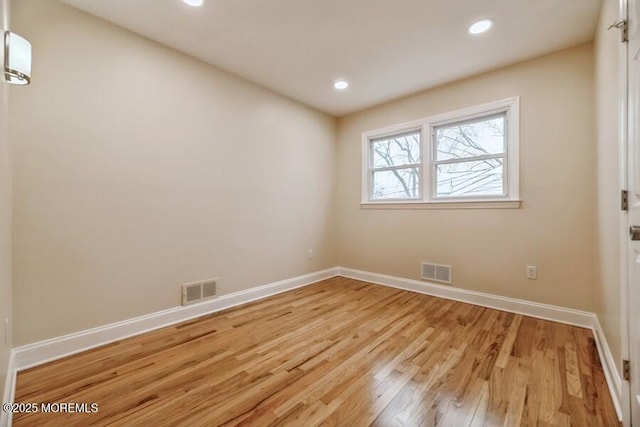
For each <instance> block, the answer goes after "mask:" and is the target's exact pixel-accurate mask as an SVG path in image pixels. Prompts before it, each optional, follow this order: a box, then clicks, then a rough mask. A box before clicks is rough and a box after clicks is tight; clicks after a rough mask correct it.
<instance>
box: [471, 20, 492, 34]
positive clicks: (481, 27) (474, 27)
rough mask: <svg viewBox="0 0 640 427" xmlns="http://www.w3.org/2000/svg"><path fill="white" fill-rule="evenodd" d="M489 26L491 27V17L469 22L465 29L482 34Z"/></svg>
mask: <svg viewBox="0 0 640 427" xmlns="http://www.w3.org/2000/svg"><path fill="white" fill-rule="evenodd" d="M491 27H493V19H481V20H480V21H476V22H474V23H473V24H471V25H470V26H469V29H468V30H467V31H469V34H482V33H484V32H485V31H488V30H489V28H491Z"/></svg>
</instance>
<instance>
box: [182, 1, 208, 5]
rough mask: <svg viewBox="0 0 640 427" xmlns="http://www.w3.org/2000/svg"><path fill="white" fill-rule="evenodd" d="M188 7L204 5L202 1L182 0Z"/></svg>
mask: <svg viewBox="0 0 640 427" xmlns="http://www.w3.org/2000/svg"><path fill="white" fill-rule="evenodd" d="M182 1H183V2H185V3H186V4H188V5H189V6H202V5H203V4H204V0H182Z"/></svg>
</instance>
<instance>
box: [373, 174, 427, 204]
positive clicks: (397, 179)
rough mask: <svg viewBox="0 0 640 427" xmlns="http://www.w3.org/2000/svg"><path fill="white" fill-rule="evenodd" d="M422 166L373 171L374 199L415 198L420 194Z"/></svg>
mask: <svg viewBox="0 0 640 427" xmlns="http://www.w3.org/2000/svg"><path fill="white" fill-rule="evenodd" d="M419 177H420V168H406V169H394V170H386V171H378V172H373V194H372V195H371V198H372V199H415V198H418V197H419V196H420V188H419V185H420V181H419Z"/></svg>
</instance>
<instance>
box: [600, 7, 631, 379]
mask: <svg viewBox="0 0 640 427" xmlns="http://www.w3.org/2000/svg"><path fill="white" fill-rule="evenodd" d="M617 16H618V2H617V0H605V1H604V2H603V4H602V11H601V14H600V21H599V23H598V30H597V34H596V38H595V42H594V46H595V87H596V93H595V96H596V102H595V108H596V129H597V132H596V141H597V156H596V159H597V165H596V168H597V180H596V185H597V195H598V198H597V209H596V218H597V222H596V238H597V246H596V248H597V254H596V261H597V262H596V264H595V266H596V274H595V283H594V285H595V287H594V290H595V296H594V301H595V311H596V313H597V314H598V318H599V320H600V323H601V325H602V328H603V329H604V331H605V335H606V337H607V342H608V344H609V348H610V349H611V354H612V355H613V358H614V360H615V361H616V363H618V364H619V366H618V370H620V368H621V360H622V354H621V330H620V303H621V301H620V246H619V236H620V227H621V225H622V222H623V220H624V218H623V215H624V214H622V212H621V211H620V208H619V204H620V189H621V188H623V186H622V185H621V183H620V167H619V153H620V148H619V144H620V138H619V132H618V121H619V105H618V104H619V95H618V94H619V90H620V87H619V84H620V78H619V62H618V61H619V58H618V52H619V49H620V34H619V33H618V31H607V27H608V26H609V25H610V24H611V23H612V22H614V21H617Z"/></svg>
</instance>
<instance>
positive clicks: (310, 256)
mask: <svg viewBox="0 0 640 427" xmlns="http://www.w3.org/2000/svg"><path fill="white" fill-rule="evenodd" d="M307 259H313V249H309V250H308V251H307Z"/></svg>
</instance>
